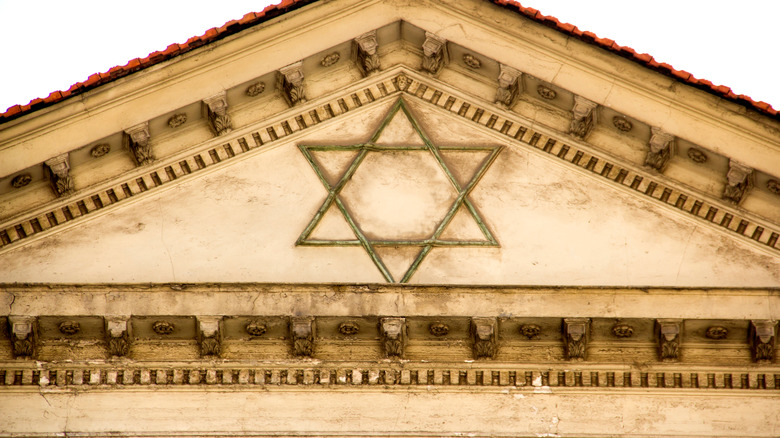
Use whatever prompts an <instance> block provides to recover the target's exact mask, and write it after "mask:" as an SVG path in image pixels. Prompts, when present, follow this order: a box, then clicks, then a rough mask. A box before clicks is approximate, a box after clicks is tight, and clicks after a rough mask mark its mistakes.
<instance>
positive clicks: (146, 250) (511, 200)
mask: <svg viewBox="0 0 780 438" xmlns="http://www.w3.org/2000/svg"><path fill="white" fill-rule="evenodd" d="M395 99H396V98H395V97H391V98H388V99H385V100H384V101H383V102H381V103H376V104H374V105H366V106H365V107H364V109H360V110H355V112H354V114H353V115H346V116H343V117H345V118H344V119H343V120H340V121H334V123H331V124H323V127H322V128H314V129H313V130H312V131H309V132H307V133H306V134H305V135H301V136H298V137H297V138H295V139H294V140H291V141H289V142H284V143H282V144H280V145H279V146H278V147H274V148H272V149H266V150H262V151H255V153H251V154H247V155H245V156H243V157H241V158H238V159H234V160H233V161H231V162H229V163H225V165H224V166H222V167H215V169H214V170H213V171H212V172H209V173H207V174H205V175H203V176H199V175H200V174H198V175H194V177H193V178H191V179H189V180H188V181H186V182H184V181H182V182H181V183H177V184H174V185H173V186H172V187H171V188H170V189H168V190H164V189H163V190H161V191H160V192H159V193H157V194H152V193H150V194H149V195H147V196H144V197H139V199H138V201H134V200H130V201H127V202H126V204H125V205H124V206H117V208H115V209H113V210H111V211H110V212H107V213H106V214H104V215H102V216H99V217H96V218H94V219H91V220H88V221H87V222H84V223H83V225H82V226H77V227H73V228H71V229H68V230H66V231H62V232H59V233H57V234H55V235H52V236H49V237H44V238H42V239H41V240H39V241H37V242H33V243H31V244H29V245H27V246H24V247H21V248H18V249H16V250H14V249H10V250H9V251H7V252H5V253H3V254H1V255H0V266H1V267H0V278H2V280H3V281H5V282H149V281H151V282H177V281H186V282H212V281H221V282H232V281H254V282H317V283H320V282H347V283H352V282H384V279H383V278H382V277H381V275H380V274H379V271H378V270H377V268H376V267H375V266H374V265H373V263H372V262H371V260H370V259H369V257H368V256H367V253H366V251H364V250H363V249H362V248H361V247H359V246H352V247H303V246H296V245H295V242H296V239H298V236H299V235H300V234H301V232H302V231H303V230H304V228H305V227H306V225H307V224H308V222H309V221H310V220H311V219H312V217H313V216H314V213H315V212H316V210H317V209H318V208H319V207H320V205H321V204H322V202H323V200H324V198H325V196H326V191H325V189H324V188H323V186H322V184H321V183H320V182H319V181H318V180H317V178H316V175H315V173H314V171H313V170H312V168H311V166H310V165H309V164H308V163H307V161H306V160H305V158H304V156H303V154H302V153H301V151H300V150H299V149H298V148H297V147H296V145H297V144H317V145H327V144H352V143H359V142H363V141H366V140H368V139H369V138H370V137H371V135H372V133H373V132H374V130H375V129H376V128H377V126H379V123H380V122H381V120H382V119H383V117H384V116H385V114H386V113H387V111H388V109H389V107H390V105H391V104H393V103H394V101H395ZM407 100H408V101H409V104H410V106H411V109H412V111H413V112H414V113H415V114H417V115H418V118H419V120H420V123H421V126H422V128H423V129H424V130H426V131H427V132H428V133H429V135H430V138H431V140H432V141H433V142H434V143H436V144H438V145H442V146H445V145H450V146H458V145H460V146H469V145H486V146H506V147H505V149H504V150H503V151H502V152H501V153H500V154H499V156H498V158H497V159H496V161H495V163H494V164H493V165H492V167H490V168H488V170H487V172H486V174H485V176H484V178H483V179H482V180H481V181H480V182H479V184H478V185H477V187H476V189H475V190H474V191H473V192H472V194H471V195H470V198H471V199H472V200H473V202H474V204H475V206H476V208H477V209H478V210H479V212H480V213H481V215H482V217H483V218H484V220H485V221H486V223H487V225H488V227H489V228H490V229H491V230H492V232H493V234H494V235H495V236H496V238H497V240H498V242H499V244H500V247H497V248H496V247H493V248H490V247H472V248H463V247H460V248H459V247H454V248H450V247H441V248H438V247H437V248H434V249H433V250H432V251H431V253H430V254H429V255H428V257H427V258H426V259H424V260H423V261H422V263H421V265H420V268H419V270H418V272H417V273H416V274H415V275H414V276H413V277H412V282H413V283H428V284H529V285H613V286H621V285H631V286H644V285H655V286H724V287H727V286H731V287H776V286H778V285H780V259H778V258H777V257H776V256H772V255H770V254H768V253H765V252H764V251H762V250H761V249H760V248H756V247H754V246H752V245H749V244H746V243H743V242H742V241H739V240H736V239H733V238H731V237H730V236H728V235H727V234H723V232H720V231H718V230H716V229H713V227H708V226H702V225H701V224H699V223H698V222H697V221H695V220H692V219H688V218H686V217H684V216H682V215H680V214H678V213H677V212H676V211H674V209H671V208H659V206H658V205H657V204H653V203H652V202H651V201H647V200H645V199H642V198H640V197H638V196H636V195H634V194H633V193H630V192H628V191H625V190H619V189H617V188H615V187H612V186H609V185H606V184H604V183H603V182H601V181H599V180H596V179H594V178H593V177H592V176H590V175H587V174H585V173H582V172H579V171H576V170H572V169H570V168H565V167H563V166H562V165H561V164H559V163H557V162H555V161H553V160H551V159H550V158H549V157H547V156H545V155H544V154H541V153H538V151H536V150H533V149H529V148H524V147H518V146H517V145H513V144H507V143H506V141H505V140H499V139H498V138H496V137H495V136H493V135H492V134H490V133H488V132H487V131H481V130H478V129H475V127H474V126H473V125H469V124H466V123H464V122H463V121H461V120H457V119H455V118H453V117H452V116H449V115H446V114H444V113H443V112H440V111H436V110H434V109H431V108H430V107H429V106H427V105H425V104H422V103H420V102H417V101H416V100H415V99H414V98H407ZM406 123H408V122H406ZM394 126H395V125H392V126H390V127H389V130H390V131H392V130H394V129H396V130H403V129H405V128H404V127H403V126H402V125H398V126H397V127H394ZM388 132H389V131H388ZM399 132H400V131H399ZM398 135H401V134H398ZM402 143H403V142H402ZM377 154H378V153H377ZM415 154H422V153H421V152H417V153H415ZM422 156H426V157H428V160H429V162H428V163H427V164H425V163H424V160H423V161H419V160H418V161H414V160H413V161H408V160H400V161H398V160H397V161H393V160H390V161H387V162H381V161H380V162H379V163H383V165H390V166H397V167H398V168H397V169H396V168H394V169H391V170H390V171H388V172H380V171H379V168H376V169H375V170H374V171H373V172H370V168H369V172H368V173H356V174H355V177H354V178H353V181H351V182H350V183H348V184H347V186H346V188H345V189H344V192H343V195H342V198H344V199H345V203H346V205H347V206H348V208H350V209H351V210H353V211H360V210H361V209H362V211H364V212H369V211H371V209H374V207H372V205H373V203H375V202H376V197H377V196H383V197H384V199H385V200H386V201H387V202H390V201H391V200H393V199H395V197H398V196H403V197H402V198H401V199H396V200H394V201H392V202H393V203H394V205H397V206H399V208H397V209H396V211H395V212H394V213H393V212H389V211H387V212H385V214H388V215H393V214H395V215H397V218H396V219H393V220H390V221H387V222H386V223H384V225H383V224H382V222H381V221H379V222H376V221H378V220H379V219H381V217H380V218H379V219H377V217H374V218H373V220H374V221H375V222H376V224H374V225H371V226H370V227H369V224H366V225H365V226H364V228H367V229H368V228H371V227H373V228H371V229H372V230H374V232H375V233H380V231H377V230H381V228H382V226H385V227H390V228H392V227H393V225H392V224H393V223H394V221H402V222H403V221H407V222H408V221H409V220H412V221H415V220H422V221H423V223H424V226H425V227H428V228H430V227H431V224H435V223H437V222H438V220H436V221H433V222H431V221H429V220H427V219H426V215H423V216H419V214H418V215H417V216H415V215H414V214H413V215H412V216H411V217H412V218H411V219H409V218H408V217H407V216H408V215H407V213H406V212H405V209H404V208H402V207H400V206H404V205H422V206H423V207H424V206H425V205H426V204H427V203H429V202H431V200H432V198H431V196H430V192H429V191H428V190H429V189H428V184H431V181H432V180H435V178H433V179H432V177H430V176H429V174H430V172H431V169H436V165H435V161H433V159H432V158H431V157H429V156H428V155H425V154H423V155H422ZM418 158H419V157H418ZM367 160H369V161H370V159H367ZM415 160H417V158H416V159H415ZM367 162H368V161H367ZM409 163H412V164H414V163H417V164H419V165H421V166H422V165H423V164H424V167H423V168H422V169H420V168H414V167H412V168H408V167H406V166H405V165H406V164H409ZM473 164H474V163H473V162H472V163H470V164H469V163H466V162H464V163H460V164H458V163H455V162H453V167H454V168H455V169H459V168H461V167H462V168H463V169H466V167H469V166H473ZM431 166H433V167H431ZM358 169H360V168H358ZM470 169H472V168H469V170H467V171H466V170H464V172H473V170H470ZM358 172H359V170H358ZM383 175H384V176H383ZM373 177H376V178H378V179H379V183H378V184H379V185H378V189H371V190H373V191H371V190H369V191H367V192H365V191H361V190H363V189H361V187H362V185H364V184H369V183H371V179H372V178H373ZM394 177H396V178H399V179H402V180H404V181H410V180H413V181H415V187H418V188H420V189H419V190H418V191H416V192H415V191H411V192H410V191H409V190H406V191H405V192H401V195H399V192H397V191H396V190H394V189H397V188H398V187H396V185H397V184H396V183H395V182H393V178H394ZM383 178H384V179H383ZM441 179H442V177H439V180H441ZM441 187H444V188H445V189H446V188H447V183H446V182H445V183H444V185H443V186H441ZM441 187H440V188H439V189H436V190H438V191H441V190H442V188H441ZM450 190H452V189H450ZM454 193H455V192H454V191H452V194H451V195H446V196H445V195H442V196H443V198H442V199H444V200H445V201H447V202H450V201H451V200H452V199H453V196H454ZM447 202H445V203H444V204H442V205H441V206H440V207H439V210H437V211H439V214H440V215H441V216H440V217H443V213H444V210H442V208H445V207H446V208H448V207H449V205H450V204H449V203H447ZM426 208H427V207H426ZM421 211H423V212H425V211H428V210H425V208H423V210H421ZM426 214H427V213H426ZM363 216H365V218H366V220H368V219H370V216H371V215H370V214H368V213H364V214H363ZM380 216H381V215H380ZM357 217H358V218H360V217H361V216H360V215H357ZM415 218H416V219H415ZM336 219H337V220H341V221H342V225H343V224H344V223H345V222H343V218H341V217H338V216H337V218H336ZM467 225H468V224H467ZM420 226H423V224H420ZM390 228H387V233H390V235H393V233H394V231H393V230H391V229H390ZM467 228H468V227H466V228H464V232H466V229H467ZM431 231H432V230H431ZM388 260H389V257H388ZM410 264H411V259H408V258H407V259H403V261H402V262H400V263H399V264H398V266H400V268H397V269H396V270H398V269H400V270H401V271H404V270H405V269H406V267H408V266H409V265H410ZM395 276H396V277H398V275H395Z"/></svg>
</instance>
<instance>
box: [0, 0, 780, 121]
mask: <svg viewBox="0 0 780 438" xmlns="http://www.w3.org/2000/svg"><path fill="white" fill-rule="evenodd" d="M316 1H319V0H282V1H281V2H279V3H278V4H275V5H270V6H267V7H266V8H265V9H263V10H262V11H261V12H249V13H247V14H245V15H244V16H243V17H242V18H240V19H238V20H235V19H234V20H230V21H228V22H227V23H225V24H223V25H222V26H220V27H219V28H216V27H212V28H211V29H209V30H207V31H206V32H205V33H204V34H203V35H200V36H194V37H191V38H189V39H188V40H187V41H186V42H184V43H183V44H178V43H173V44H171V45H169V46H168V47H166V48H165V49H164V50H162V51H159V50H158V51H155V52H152V53H150V54H149V55H147V56H146V57H145V58H134V59H131V60H130V61H129V62H128V63H127V64H125V65H123V66H114V67H112V68H110V69H109V70H108V71H106V72H103V73H95V74H92V75H90V76H89V77H88V78H87V80H85V81H82V82H77V83H75V84H73V85H71V86H70V88H68V89H67V90H64V91H63V90H59V91H54V92H52V93H50V94H49V95H48V96H47V97H45V98H40V97H38V98H35V99H33V100H31V101H30V102H29V103H27V104H26V105H20V104H17V105H13V106H11V107H9V108H8V109H7V110H6V111H5V112H4V113H0V124H3V123H5V122H8V121H10V120H13V119H16V118H18V117H21V116H23V115H26V114H29V113H31V112H33V111H36V110H39V109H42V108H45V107H48V106H51V105H54V104H55V103H57V102H60V101H62V100H65V99H68V98H70V97H73V96H76V95H79V94H81V93H84V92H86V91H88V90H91V89H93V88H96V87H98V86H100V85H103V84H106V83H108V82H111V81H114V80H116V79H119V78H121V77H124V76H127V75H129V74H131V73H135V72H136V71H139V70H143V69H145V68H148V67H151V66H153V65H156V64H159V63H161V62H163V61H167V60H169V59H171V58H174V57H176V56H179V55H182V54H184V53H186V52H189V51H190V50H194V49H196V48H198V47H200V46H203V45H206V44H209V43H212V42H214V41H217V40H220V39H222V38H225V37H227V36H229V35H233V34H235V33H238V32H240V31H242V30H244V29H246V28H248V27H252V26H255V25H257V24H260V23H262V22H265V21H267V20H270V19H272V18H275V17H277V16H280V15H283V14H285V13H287V12H290V11H292V10H295V9H298V8H300V7H303V6H305V5H307V4H310V3H314V2H316ZM489 1H490V2H491V3H493V4H495V5H498V6H501V7H504V8H507V9H509V10H511V11H513V12H517V13H520V14H522V15H524V16H526V17H528V18H529V19H532V20H534V21H536V22H538V23H540V24H543V25H545V26H547V27H549V28H551V29H554V30H556V31H558V32H561V33H563V34H565V35H568V36H571V37H574V38H577V39H579V40H581V41H584V42H586V43H589V44H592V45H595V46H597V47H600V48H602V49H605V50H608V51H610V52H613V53H616V54H618V55H619V56H622V57H623V58H626V59H628V60H631V61H633V62H636V63H637V64H640V65H642V66H644V67H647V68H649V69H652V70H655V71H657V72H659V73H661V74H664V75H666V76H669V77H671V78H673V79H675V80H678V81H680V82H683V83H685V84H687V85H690V86H692V87H696V88H698V89H700V90H703V91H705V92H708V93H710V94H713V95H715V96H718V97H721V98H723V99H726V100H729V101H732V102H734V103H737V104H739V105H742V106H744V107H746V108H749V109H753V110H755V111H757V112H759V113H762V114H764V115H767V116H770V117H772V118H774V119H777V120H780V112H779V111H778V110H776V109H775V108H773V107H772V105H771V104H769V103H768V102H764V101H756V100H753V99H752V98H751V97H750V96H747V95H744V94H736V93H734V92H733V91H732V90H731V88H729V87H727V86H725V85H715V84H713V83H712V82H711V81H708V80H707V79H699V78H696V77H695V76H693V74H691V73H689V72H687V71H685V70H677V69H675V68H674V67H673V66H671V65H670V64H667V63H665V62H658V61H656V60H655V58H653V57H652V56H651V55H649V54H647V53H637V52H636V51H635V50H634V49H632V48H631V47H628V46H621V45H619V44H617V43H616V42H615V41H614V40H612V39H609V38H600V37H599V36H598V35H596V34H595V33H593V32H590V31H583V30H580V29H579V28H577V26H575V25H573V24H570V23H565V22H562V21H560V20H558V19H557V18H555V17H553V16H551V15H544V14H542V13H541V12H540V11H539V10H538V9H534V8H531V7H526V6H523V5H522V4H521V3H520V2H518V1H516V0H489Z"/></svg>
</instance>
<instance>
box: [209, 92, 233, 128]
mask: <svg viewBox="0 0 780 438" xmlns="http://www.w3.org/2000/svg"><path fill="white" fill-rule="evenodd" d="M227 109H228V103H227V93H226V92H224V91H223V92H221V93H218V94H215V95H213V96H211V97H209V98H206V99H203V112H204V113H205V116H206V120H208V121H209V126H210V127H211V130H212V132H214V134H215V135H217V136H220V135H223V134H227V133H228V132H230V131H232V130H233V122H232V121H231V120H230V116H229V115H228V113H227Z"/></svg>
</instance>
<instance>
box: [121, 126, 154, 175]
mask: <svg viewBox="0 0 780 438" xmlns="http://www.w3.org/2000/svg"><path fill="white" fill-rule="evenodd" d="M150 139H151V135H150V134H149V122H143V123H141V124H138V125H135V126H133V127H131V128H128V129H125V145H126V146H127V149H128V150H129V151H130V154H131V155H132V156H133V160H135V163H136V165H138V166H146V165H148V164H151V163H152V162H154V160H155V157H154V153H153V152H152V146H151V145H150V144H149V140H150Z"/></svg>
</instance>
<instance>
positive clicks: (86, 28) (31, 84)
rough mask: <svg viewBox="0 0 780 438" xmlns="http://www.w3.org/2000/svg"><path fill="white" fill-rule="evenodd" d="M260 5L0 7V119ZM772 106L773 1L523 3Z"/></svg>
mask: <svg viewBox="0 0 780 438" xmlns="http://www.w3.org/2000/svg"><path fill="white" fill-rule="evenodd" d="M271 3H276V1H267V0H259V1H258V0H255V1H249V0H230V1H224V2H220V1H214V0H211V1H200V0H187V1H184V2H181V1H170V0H168V1H165V0H156V1H151V0H134V1H132V2H124V1H106V0H101V1H97V0H70V1H62V0H58V1H51V0H50V1H36V0H24V1H19V0H0V32H2V38H3V43H2V44H0V55H2V56H1V57H0V112H3V111H4V110H5V108H8V107H10V106H12V105H15V104H26V103H27V102H29V101H30V100H32V99H34V98H36V97H46V96H47V95H48V94H49V93H50V92H53V91H55V90H65V89H67V88H69V87H70V86H71V85H72V84H74V83H76V82H81V81H84V80H86V79H87V77H88V76H89V75H90V74H93V73H97V72H105V71H108V69H110V68H111V67H113V66H115V65H124V64H126V63H127V62H128V61H129V60H131V59H133V58H143V57H145V56H146V55H147V54H149V53H150V52H153V51H156V50H163V49H165V47H167V46H168V45H169V44H173V43H182V42H184V41H186V40H187V39H188V38H190V37H192V36H195V35H202V34H203V33H205V31H206V30H207V29H209V28H212V27H219V26H221V25H222V24H224V23H225V22H227V21H229V20H231V19H237V18H240V17H241V16H243V15H244V14H245V13H247V12H250V11H261V10H262V9H263V8H264V7H265V6H266V5H267V4H271ZM523 5H524V6H530V7H534V8H536V9H539V10H540V11H541V12H542V13H543V14H546V15H552V16H554V17H557V18H558V19H560V20H561V21H563V22H569V23H572V24H574V25H576V26H577V27H579V28H580V29H583V30H589V31H591V32H594V33H596V34H597V35H598V36H600V37H606V38H611V39H613V40H615V41H616V42H617V43H618V44H621V45H624V46H629V47H632V48H634V49H635V50H637V51H638V52H640V53H642V52H646V53H649V54H651V55H653V56H654V57H655V58H656V60H658V61H659V62H666V63H669V64H671V65H673V66H674V67H675V68H677V69H681V70H686V71H689V72H690V73H692V74H693V75H694V76H696V77H698V78H703V79H708V80H710V81H712V82H713V83H715V84H716V85H718V84H723V85H727V86H729V87H731V88H732V89H733V90H734V92H735V93H737V94H747V95H748V96H750V97H752V98H753V99H755V100H763V101H766V102H769V103H773V104H774V107H775V108H780V86H779V85H778V70H780V68H779V67H780V57H778V50H777V35H778V33H777V31H776V29H777V27H778V21H780V1H778V0H748V1H741V2H734V1H723V0H676V1H670V0H660V1H652V2H651V1H640V0H633V1H626V0H589V1H584V0H524V1H523Z"/></svg>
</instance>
